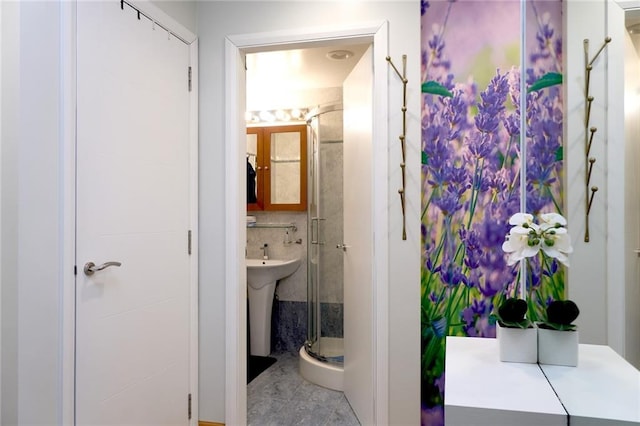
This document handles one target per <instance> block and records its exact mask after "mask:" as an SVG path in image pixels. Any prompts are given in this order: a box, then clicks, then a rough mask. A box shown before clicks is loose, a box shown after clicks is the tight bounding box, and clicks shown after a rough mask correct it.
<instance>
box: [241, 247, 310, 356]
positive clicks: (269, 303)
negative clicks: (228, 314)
mask: <svg viewBox="0 0 640 426" xmlns="http://www.w3.org/2000/svg"><path fill="white" fill-rule="evenodd" d="M246 263H247V290H248V291H247V293H248V296H249V334H250V336H251V338H250V345H251V355H258V356H268V355H269V353H270V352H271V310H272V307H273V295H274V293H275V291H276V283H277V282H278V280H281V279H283V278H286V277H288V276H289V275H291V274H293V273H294V272H295V271H296V270H297V269H298V267H299V266H300V259H291V260H278V259H265V260H262V259H246Z"/></svg>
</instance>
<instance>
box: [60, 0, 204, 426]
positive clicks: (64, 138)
mask: <svg viewBox="0 0 640 426" xmlns="http://www.w3.org/2000/svg"><path fill="white" fill-rule="evenodd" d="M76 1H77V0H76ZM76 1H69V2H62V3H61V4H60V8H61V34H60V45H61V48H60V50H61V67H62V83H61V84H62V91H61V93H62V95H61V102H60V104H61V111H62V115H61V118H60V120H61V124H62V132H61V136H60V138H61V141H60V156H61V163H62V164H63V167H62V170H61V172H60V186H61V193H62V198H63V199H62V208H63V214H62V224H61V234H62V241H63V247H62V258H61V263H62V265H63V268H62V270H63V274H62V278H61V281H62V288H61V289H60V299H61V303H62V318H61V328H62V355H61V358H62V360H61V363H62V378H61V383H62V389H61V393H62V395H61V398H60V405H61V410H60V424H64V425H73V424H75V423H74V422H75V279H76V276H75V274H74V270H73V267H74V264H75V250H76V245H75V238H76V235H75V223H76V217H75V212H76V200H75V186H76V181H75V175H76V155H75V149H76V148H75V147H76V114H75V111H76V79H77V75H76V58H77V51H76V41H77V33H76ZM127 1H128V2H129V3H131V4H133V5H134V6H135V7H136V8H138V9H139V10H140V11H141V12H143V13H145V14H146V15H148V16H152V17H153V18H154V20H155V21H156V22H158V23H161V24H162V25H163V26H164V27H166V28H169V29H170V30H171V31H172V32H173V33H174V34H176V35H178V36H180V37H181V38H182V39H183V40H185V41H187V42H188V43H189V54H190V61H191V68H192V76H191V81H192V83H191V84H192V89H191V99H190V108H191V110H190V114H191V116H190V141H189V145H190V150H191V152H190V157H191V158H190V170H189V175H190V179H189V180H190V185H189V186H190V191H189V192H190V194H189V198H190V209H191V212H190V221H191V235H192V240H191V243H192V245H191V246H192V252H191V257H190V262H191V264H190V275H191V278H190V283H189V286H190V298H191V312H190V321H191V330H190V339H189V340H190V351H191V354H190V360H189V375H190V377H189V381H190V383H189V386H190V392H191V395H192V397H191V401H192V405H191V409H192V418H191V422H190V424H191V425H197V424H198V229H199V228H198V39H197V37H196V35H195V34H193V33H192V32H191V31H189V30H188V29H186V28H185V27H184V26H182V25H181V24H179V23H178V22H177V21H176V20H174V19H173V18H171V17H170V16H169V15H167V14H166V13H164V12H163V11H162V10H160V9H159V8H158V7H157V6H154V5H153V4H152V3H151V2H150V1H148V0H127ZM185 85H186V74H185Z"/></svg>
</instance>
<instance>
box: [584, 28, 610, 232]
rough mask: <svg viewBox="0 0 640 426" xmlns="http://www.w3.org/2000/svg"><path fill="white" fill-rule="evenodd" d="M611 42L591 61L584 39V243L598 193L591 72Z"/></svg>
mask: <svg viewBox="0 0 640 426" xmlns="http://www.w3.org/2000/svg"><path fill="white" fill-rule="evenodd" d="M610 42H611V37H606V38H605V39H604V43H602V46H600V49H598V51H597V52H596V54H595V55H594V56H593V58H591V59H589V39H587V38H586V39H584V69H585V86H584V103H585V111H584V159H585V163H584V164H585V166H584V172H585V178H584V186H585V197H584V202H585V206H584V210H585V231H584V242H585V243H588V242H589V213H591V206H592V205H593V197H594V196H595V194H596V192H597V191H598V187H597V186H592V187H591V188H589V184H590V182H591V172H592V171H593V165H594V163H595V162H596V159H595V158H594V157H590V156H589V153H590V152H591V144H592V143H593V137H594V135H595V133H596V132H597V131H598V129H597V128H596V127H589V120H590V119H591V104H592V103H593V99H594V98H593V96H591V95H590V94H589V85H590V84H591V71H592V70H593V64H594V63H595V61H596V59H597V58H598V56H599V55H600V53H602V51H603V50H604V49H605V47H607V45H608V44H609V43H610Z"/></svg>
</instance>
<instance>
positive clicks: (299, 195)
mask: <svg viewBox="0 0 640 426" xmlns="http://www.w3.org/2000/svg"><path fill="white" fill-rule="evenodd" d="M367 47H368V46H367V45H366V44H360V45H347V46H344V45H340V46H327V47H314V48H308V49H302V50H286V51H274V52H261V53H255V54H249V55H247V58H246V64H247V80H246V81H247V83H246V84H247V103H246V105H247V115H246V120H247V156H246V160H247V234H246V235H247V241H246V262H247V289H248V304H249V309H248V317H249V319H248V330H247V334H248V336H249V337H248V345H247V347H248V352H249V354H248V357H247V359H248V382H249V385H248V420H249V423H250V424H251V423H253V422H256V421H257V419H261V420H262V421H264V420H265V417H268V416H269V415H273V414H274V413H273V412H272V413H271V414H269V412H268V411H269V406H271V407H272V408H273V409H274V410H276V411H277V410H278V408H277V407H279V406H278V405H277V403H279V402H281V401H279V399H280V397H283V398H284V397H286V396H283V395H282V394H281V392H280V389H282V387H283V386H281V385H282V384H283V383H284V382H287V383H291V381H292V380H293V382H294V383H296V384H303V386H306V387H312V386H316V387H315V388H314V389H316V394H317V393H318V392H319V393H320V394H322V396H321V397H320V399H322V400H323V403H322V404H320V405H319V406H318V407H310V409H309V411H310V413H308V414H312V413H313V412H314V411H318V410H321V411H322V410H324V411H327V408H331V405H330V404H329V406H327V404H326V401H327V400H331V401H333V400H335V401H336V403H335V409H334V410H333V412H331V410H328V411H327V412H326V413H325V415H326V416H333V417H332V420H331V421H332V424H336V423H335V422H338V423H339V424H359V423H358V422H357V419H356V417H355V414H354V413H353V411H352V410H351V409H350V407H349V406H348V402H346V400H345V398H344V397H343V396H342V393H341V392H340V391H342V371H343V370H342V366H343V361H344V353H343V350H342V342H343V314H344V310H343V247H342V244H343V215H342V213H343V200H342V198H343V197H342V194H343V161H342V146H343V137H342V130H343V129H342V126H343V122H342V113H343V106H342V82H343V81H344V79H345V78H346V76H347V75H348V74H349V72H350V71H351V70H352V68H353V67H354V66H355V64H357V62H358V61H359V59H360V58H361V56H362V55H363V53H364V52H365V51H366V49H367ZM305 160H306V162H305ZM274 259H275V260H274ZM281 261H286V262H287V263H289V264H291V266H289V267H288V268H287V270H286V271H285V270H284V269H282V267H281V266H278V267H279V268H280V269H282V270H281V271H276V272H274V274H272V275H271V277H270V278H269V279H266V280H260V279H257V278H255V279H254V275H255V274H258V275H260V273H261V272H262V270H260V269H261V268H263V269H264V266H270V265H269V264H270V263H272V262H277V263H281ZM274 268H275V267H274ZM273 271H275V269H273ZM252 280H257V281H259V283H258V282H256V283H253V282H252ZM274 280H275V282H273V281H274ZM267 281H270V282H269V283H267ZM276 283H277V284H276ZM252 302H253V304H252ZM258 304H260V305H261V306H258ZM258 310H259V312H258ZM276 360H277V361H276ZM287 367H288V368H287ZM263 369H266V372H265V373H262V374H261V375H260V376H258V377H257V378H255V379H254V376H255V375H256V374H259V373H260V372H261V370H263ZM283 371H285V372H286V375H287V376H295V377H293V378H292V377H283V374H284V373H283ZM270 372H271V373H272V374H269V373H270ZM274 372H275V373H274ZM288 387H289V388H290V387H291V386H288ZM256 389H257V390H256ZM272 391H273V392H272ZM312 399H313V398H312ZM258 406H259V407H261V408H260V409H257V408H256V407H258ZM265 410H266V411H267V412H265ZM328 418H330V417H328ZM316 419H317V415H316Z"/></svg>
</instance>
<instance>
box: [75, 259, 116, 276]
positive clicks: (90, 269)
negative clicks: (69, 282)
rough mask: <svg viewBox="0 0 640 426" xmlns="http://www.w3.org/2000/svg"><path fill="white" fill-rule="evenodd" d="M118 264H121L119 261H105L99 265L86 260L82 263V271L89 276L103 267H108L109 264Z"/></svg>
mask: <svg viewBox="0 0 640 426" xmlns="http://www.w3.org/2000/svg"><path fill="white" fill-rule="evenodd" d="M120 265H122V263H120V262H105V263H103V264H102V265H100V266H96V264H95V263H93V262H87V263H85V264H84V269H83V271H84V274H85V275H88V276H91V275H93V274H95V273H96V272H98V271H102V270H103V269H106V268H108V267H109V266H120Z"/></svg>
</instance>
